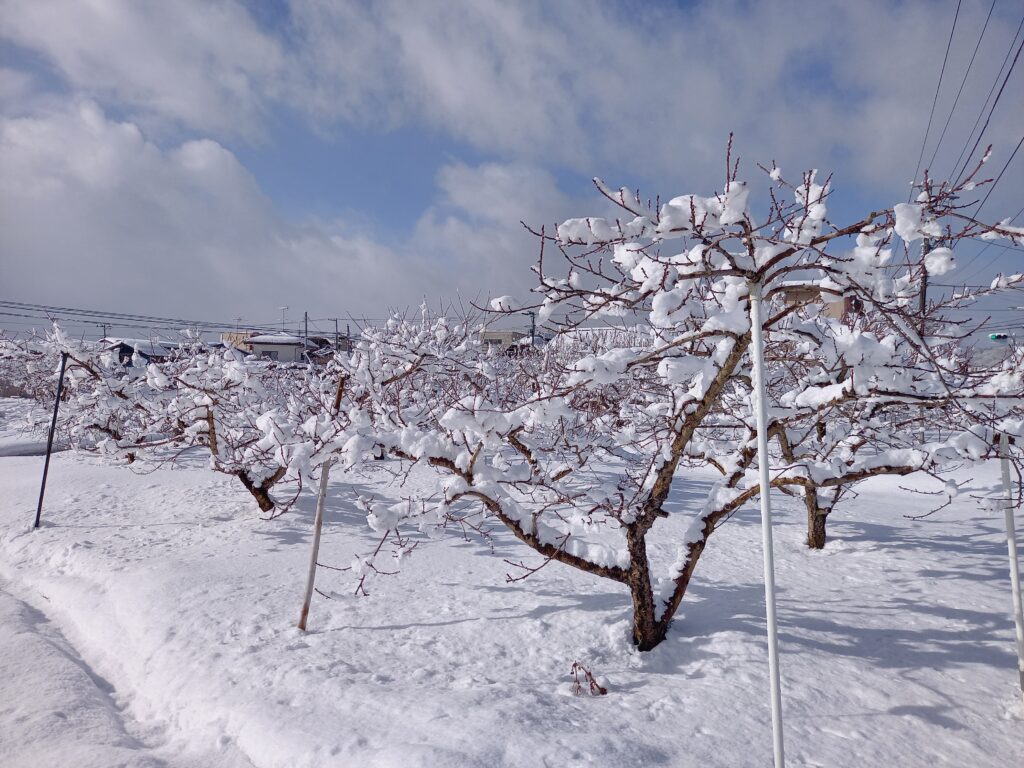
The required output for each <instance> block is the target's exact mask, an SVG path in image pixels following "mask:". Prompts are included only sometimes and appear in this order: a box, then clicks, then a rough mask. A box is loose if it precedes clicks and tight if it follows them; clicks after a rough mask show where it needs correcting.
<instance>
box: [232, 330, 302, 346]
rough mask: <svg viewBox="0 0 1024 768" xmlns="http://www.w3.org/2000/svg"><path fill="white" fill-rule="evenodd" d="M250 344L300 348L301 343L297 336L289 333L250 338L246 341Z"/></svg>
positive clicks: (267, 334)
mask: <svg viewBox="0 0 1024 768" xmlns="http://www.w3.org/2000/svg"><path fill="white" fill-rule="evenodd" d="M246 341H248V342H249V343H250V344H278V345H284V346H298V347H301V346H302V344H303V342H302V339H300V338H299V337H298V336H292V335H291V334H290V333H263V334H260V335H259V336H251V337H250V338H248V339H246Z"/></svg>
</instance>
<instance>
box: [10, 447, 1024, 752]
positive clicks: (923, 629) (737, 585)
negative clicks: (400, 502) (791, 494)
mask: <svg viewBox="0 0 1024 768" xmlns="http://www.w3.org/2000/svg"><path fill="white" fill-rule="evenodd" d="M387 464H388V462H382V463H380V464H374V465H373V466H371V467H370V469H369V470H368V472H367V473H366V474H362V475H356V476H349V477H346V476H344V475H343V474H342V473H340V472H339V473H337V474H336V476H335V477H333V478H332V486H331V500H330V505H329V512H328V519H327V527H326V531H325V536H324V543H323V548H322V552H321V561H322V562H324V563H327V564H331V565H338V566H344V565H348V564H349V562H350V561H351V560H352V557H353V555H354V554H355V553H357V552H358V553H365V552H367V550H368V549H369V548H370V547H371V546H372V543H373V541H374V539H373V536H372V532H371V531H369V529H368V528H367V526H366V524H365V519H364V517H363V516H362V514H361V513H360V512H358V510H357V509H356V507H355V505H354V503H353V502H354V499H355V497H356V496H357V495H358V494H360V493H368V492H370V493H374V494H376V495H380V496H386V495H393V496H397V495H399V494H400V493H401V489H396V488H394V487H389V484H390V483H391V482H392V480H391V476H390V475H389V474H388V473H387V471H386V465H387ZM41 469H42V459H41V458H40V457H24V456H20V457H19V456H10V457H3V458H0V498H2V499H3V504H2V505H0V516H2V518H0V526H2V529H0V680H2V682H0V691H2V693H0V765H3V766H5V768H7V767H8V766H9V767H10V768H21V767H23V766H24V767H25V768H28V766H32V767H35V766H64V765H75V766H104V767H106V766H139V767H141V766H145V767H147V768H148V767H149V766H168V767H174V766H188V767H189V768H192V767H193V766H196V767H198V766H204V767H206V766H209V767H210V768H238V767H239V766H250V765H251V766H258V767H259V768H264V767H265V766H266V767H269V766H281V767H284V766H287V767H288V768H298V767H300V766H388V767H391V766H395V767H397V766H402V767H403V768H406V767H412V766H431V767H434V766H452V767H455V766H458V767H460V768H461V767H468V766H479V767H480V768H484V767H486V768H492V767H495V766H516V767H522V768H527V767H529V768H533V767H535V766H573V765H594V766H616V768H619V767H622V766H658V765H663V766H673V767H684V768H685V767H686V766H701V767H702V768H707V767H709V766H723V767H725V766H729V767H730V768H733V767H737V766H764V765H769V764H770V763H771V736H770V717H769V709H768V696H767V692H766V687H767V659H766V643H765V640H764V616H763V614H764V609H763V593H762V587H761V580H760V568H761V551H760V529H759V525H758V519H759V518H758V514H757V511H756V509H754V508H751V509H750V510H747V511H745V512H743V513H742V514H740V515H738V516H737V517H736V518H734V519H733V520H730V521H729V522H728V523H726V524H725V525H724V527H723V528H722V529H721V530H720V531H719V532H718V533H716V534H715V536H714V537H713V538H712V540H711V543H710V545H709V548H708V551H707V553H706V554H705V556H704V558H703V559H702V562H701V563H700V565H699V567H698V571H697V576H696V584H695V585H694V586H693V587H692V589H691V592H690V594H688V595H687V597H686V600H685V603H684V608H683V610H682V615H681V616H680V618H679V619H678V620H677V622H676V624H675V626H674V628H673V630H672V633H671V636H670V638H669V639H668V640H667V641H666V642H665V643H664V644H663V645H661V646H660V647H659V648H657V649H656V650H655V651H653V652H651V653H647V654H639V653H637V652H635V651H634V650H633V649H632V648H631V647H630V645H629V643H628V640H627V633H628V616H629V605H628V595H627V594H626V592H625V591H624V590H623V589H621V588H620V586H619V585H617V584H614V583H612V582H609V581H605V580H601V579H597V578H596V577H592V576H589V575H586V574H582V573H579V572H577V571H574V570H572V569H570V568H568V567H565V566H561V565H559V564H551V565H549V566H548V567H545V568H544V569H543V570H541V571H540V572H539V573H538V574H536V575H535V576H533V577H531V578H530V579H528V580H526V581H525V582H519V583H515V584H507V583H506V579H505V574H506V573H507V572H508V571H509V570H510V568H509V566H508V565H507V564H506V563H505V562H504V559H505V558H508V559H514V560H519V559H521V558H523V557H528V556H529V554H530V553H529V552H528V551H527V550H525V549H524V548H522V547H521V546H519V545H517V543H516V542H515V541H514V540H512V539H511V537H509V536H507V535H504V534H502V533H501V532H500V531H498V532H496V534H495V537H494V550H495V551H494V552H493V553H492V552H491V551H490V550H489V549H488V548H487V547H486V546H484V545H483V544H482V543H481V542H479V541H463V540H460V539H458V538H455V537H452V538H449V539H444V540H441V541H438V542H433V543H430V544H429V545H427V546H425V547H424V548H423V549H422V551H417V552H415V553H414V554H413V555H412V556H411V557H409V558H408V559H407V560H406V561H405V562H403V564H402V572H401V574H400V575H398V576H393V577H387V578H379V579H377V580H376V581H374V582H373V583H372V585H371V596H370V597H368V598H354V597H351V596H349V593H350V592H351V589H352V587H353V584H352V580H351V577H350V576H349V575H348V574H345V573H337V572H333V571H328V570H321V573H320V576H319V582H318V584H319V586H320V587H321V588H323V589H324V590H325V591H330V592H332V593H335V595H336V598H337V599H334V600H327V599H324V598H322V597H317V598H316V600H315V602H314V605H313V611H312V615H311V620H310V630H311V631H310V632H308V633H305V634H304V633H302V632H300V631H299V630H297V629H296V628H295V622H296V620H297V618H298V612H299V608H300V600H301V592H302V579H303V577H304V575H305V569H306V565H307V558H308V544H309V534H310V527H311V519H312V499H311V498H309V497H308V496H307V497H306V498H305V499H304V500H303V502H302V503H300V506H299V508H298V509H296V510H295V511H293V512H291V513H289V514H287V515H285V516H283V517H281V518H279V519H276V520H270V521H266V520H262V519H261V518H260V516H259V513H258V510H257V509H256V507H255V504H254V503H253V502H252V499H251V497H249V496H248V494H247V493H246V492H245V491H244V489H242V487H241V485H240V484H238V483H237V482H236V481H233V480H232V479H230V478H227V477H224V476H220V475H216V474H214V473H212V472H210V471H209V470H207V469H206V468H205V466H204V465H203V462H202V460H201V457H198V456H197V457H196V459H195V461H194V462H193V463H192V464H191V465H186V466H183V467H180V468H177V469H170V468H162V469H159V470H157V471H154V472H151V473H148V474H140V473H137V472H134V471H132V470H130V469H127V468H125V467H115V466H111V465H110V464H109V463H106V462H104V461H101V460H100V459H98V458H96V457H93V456H89V455H83V454H76V453H73V452H66V453H61V454H58V455H56V456H55V457H54V459H53V463H52V465H51V472H50V484H49V487H48V489H47V496H46V499H47V503H46V508H45V510H44V520H45V525H44V527H42V528H41V529H39V530H38V531H31V530H30V525H31V521H32V517H33V514H34V509H35V501H36V496H37V494H38V482H39V476H40V472H41ZM995 470H996V468H994V467H993V468H991V472H992V475H991V477H982V478H981V479H982V480H992V481H994V479H995V476H996V475H995ZM412 482H414V483H419V482H426V478H425V476H415V475H414V477H413V479H412ZM691 482H693V483H695V484H699V483H704V482H706V478H700V477H696V478H693V479H692V481H691ZM903 482H904V484H905V481H903ZM899 484H900V481H896V480H880V481H877V482H874V483H872V484H870V485H866V486H863V487H862V492H861V495H860V496H859V498H858V499H856V500H855V501H853V502H851V503H850V504H848V506H846V507H845V508H843V509H842V510H840V511H838V512H837V513H836V514H835V515H834V519H833V521H832V523H831V533H832V537H833V538H832V542H831V543H830V544H829V545H828V547H827V548H826V550H825V551H823V552H809V551H807V550H806V549H805V548H804V547H803V546H802V538H803V519H802V518H803V516H802V513H801V512H800V510H799V509H798V508H797V506H796V505H795V504H794V503H793V501H791V500H789V499H786V498H784V497H779V498H778V499H776V505H777V509H778V529H777V532H776V563H777V569H778V576H777V578H778V584H779V598H778V601H779V612H780V616H779V618H780V628H781V638H780V641H781V652H782V659H781V664H782V678H783V688H784V697H785V699H784V707H785V727H786V731H785V734H786V746H787V757H788V758H789V760H788V762H789V763H790V765H794V766H828V767H829V768H836V767H839V766H897V765H899V766H926V765H927V766H933V765H934V766H943V765H950V766H952V765H956V766H962V765H970V766H1008V765H1022V764H1024V707H1022V705H1021V704H1020V695H1019V691H1018V690H1017V676H1016V671H1015V663H1016V661H1015V656H1014V646H1013V626H1012V619H1011V616H1010V598H1009V589H1008V583H1007V567H1006V547H1005V539H1004V535H1003V529H1002V516H1001V514H994V513H992V512H989V511H985V510H982V509H980V508H979V507H978V505H977V503H976V502H974V501H972V500H971V499H970V498H969V497H968V496H967V495H961V496H960V497H959V498H958V499H957V501H956V503H955V504H954V505H953V506H951V507H949V508H947V509H944V510H942V511H940V512H938V513H936V514H935V515H934V516H932V517H931V518H928V519H926V520H921V521H911V520H907V519H905V518H904V517H903V514H904V513H909V512H920V511H924V510H927V509H928V508H929V506H930V505H931V504H933V503H934V499H933V498H931V497H924V496H912V497H907V495H906V494H905V493H903V492H900V491H899V490H898V488H897V486H898V485H899ZM685 500H686V488H685V487H684V488H683V489H682V490H681V492H680V493H679V494H678V498H677V502H678V503H679V504H684V503H685ZM665 524H666V525H667V526H669V527H671V526H678V527H680V528H682V527H683V526H684V525H685V524H686V521H685V520H683V519H682V518H681V517H680V518H679V519H678V520H674V519H671V518H670V519H669V520H668V521H665ZM655 554H656V555H657V556H659V557H661V558H663V559H665V560H667V561H671V559H672V557H673V555H674V550H673V549H672V548H671V547H669V546H667V545H666V549H665V550H664V551H660V552H657V553H655ZM576 660H578V661H580V662H582V663H583V664H585V665H587V666H588V667H590V668H591V669H592V670H593V672H594V673H595V674H596V675H598V676H599V678H601V679H602V681H603V682H604V683H605V684H606V685H607V688H608V695H607V696H604V697H590V696H574V695H573V694H572V690H571V682H570V677H569V670H570V666H571V665H572V663H573V661H576Z"/></svg>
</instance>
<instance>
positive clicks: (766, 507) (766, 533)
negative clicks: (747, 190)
mask: <svg viewBox="0 0 1024 768" xmlns="http://www.w3.org/2000/svg"><path fill="white" fill-rule="evenodd" d="M749 290H750V335H751V342H752V343H751V347H752V349H753V356H754V392H753V394H754V397H755V399H756V401H757V402H756V406H755V413H756V416H757V464H758V470H759V471H760V476H761V546H762V550H763V555H764V604H765V615H766V618H767V622H768V675H769V678H770V681H769V682H770V687H771V697H772V746H773V751H774V755H775V768H783V766H785V764H786V758H785V751H784V749H783V743H782V692H781V686H780V684H779V635H778V621H777V619H776V615H775V556H774V552H773V549H772V504H771V495H770V493H769V491H770V490H771V484H770V479H769V476H768V409H767V406H766V403H765V399H766V396H767V395H766V391H765V375H764V327H763V325H762V320H761V284H760V283H750V286H749Z"/></svg>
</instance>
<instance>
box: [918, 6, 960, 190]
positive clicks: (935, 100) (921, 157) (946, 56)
mask: <svg viewBox="0 0 1024 768" xmlns="http://www.w3.org/2000/svg"><path fill="white" fill-rule="evenodd" d="M961 1H962V0H957V3H956V13H955V14H954V15H953V26H952V27H951V28H950V30H949V40H948V41H947V42H946V53H945V54H944V55H943V57H942V68H941V69H940V70H939V81H938V83H936V85H935V97H934V98H933V99H932V109H931V112H929V113H928V125H927V126H926V127H925V129H924V139H922V141H921V152H920V153H919V154H918V157H917V168H915V169H914V183H915V184H916V183H917V175H918V174H919V173H920V172H921V161H922V160H924V150H925V147H927V146H928V134H929V133H931V130H932V120H933V119H934V118H935V105H936V104H938V102H939V91H940V90H941V89H942V78H943V76H944V75H945V74H946V62H947V61H948V60H949V49H950V47H951V46H952V45H953V34H954V33H955V32H956V23H957V20H958V19H959V18H960V3H961ZM913 194H914V188H913V187H911V188H910V192H908V193H907V202H908V203H909V202H910V198H911V197H913Z"/></svg>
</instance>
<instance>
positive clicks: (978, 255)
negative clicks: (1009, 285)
mask: <svg viewBox="0 0 1024 768" xmlns="http://www.w3.org/2000/svg"><path fill="white" fill-rule="evenodd" d="M1017 148H1018V149H1019V148H1020V144H1018V145H1017ZM1010 159H1011V160H1012V159H1013V158H1012V156H1011V158H1010ZM1007 165H1009V163H1007ZM1003 170H1005V168H1004V169H1003ZM985 199H986V200H987V199H988V198H987V197H986V198H985ZM984 204H985V203H984V201H982V205H984ZM979 210H981V209H980V208H979ZM1022 213H1024V208H1021V209H1020V210H1019V211H1017V212H1016V213H1015V214H1014V215H1013V216H1011V217H1010V223H1011V224H1012V223H1013V222H1014V221H1016V220H1017V218H1018V217H1019V216H1020V215H1021V214H1022ZM993 245H995V244H994V243H992V242H989V243H988V244H987V245H986V246H985V247H984V248H982V249H981V250H980V251H978V252H977V253H976V254H975V255H974V256H973V257H971V260H970V262H968V263H971V262H974V261H977V260H978V259H979V258H981V255H982V254H983V253H985V251H987V250H988V249H989V248H991V247H992V246H993ZM996 247H997V248H1000V249H1002V251H1001V253H1002V252H1003V251H1005V250H1006V249H1011V248H1012V249H1013V250H1017V249H1016V248H1013V246H1010V245H1000V246H996ZM1001 253H997V254H996V255H995V256H993V257H992V258H991V259H989V260H988V261H987V262H985V263H984V264H983V265H982V266H980V267H976V268H975V269H973V270H971V271H970V272H968V273H967V274H966V275H965V276H964V278H965V279H966V278H967V277H969V276H971V275H976V274H978V273H979V272H983V271H984V270H986V269H988V268H989V267H991V266H992V265H993V264H995V261H996V259H998V258H999V256H1000V255H1001Z"/></svg>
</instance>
